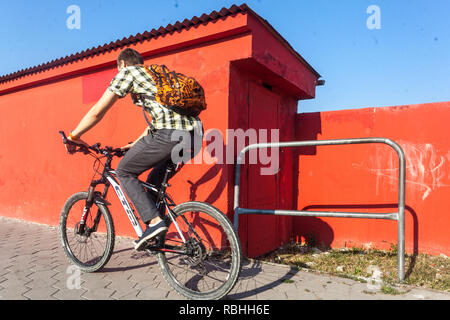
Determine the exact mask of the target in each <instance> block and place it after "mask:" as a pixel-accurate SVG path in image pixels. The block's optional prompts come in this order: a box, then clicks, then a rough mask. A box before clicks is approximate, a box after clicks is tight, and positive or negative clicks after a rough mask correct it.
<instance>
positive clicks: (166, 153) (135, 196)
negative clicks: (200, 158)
mask: <svg viewBox="0 0 450 320" xmlns="http://www.w3.org/2000/svg"><path fill="white" fill-rule="evenodd" d="M199 139H200V140H199ZM201 139H202V137H201V136H197V135H196V134H194V131H190V132H188V131H183V130H173V129H161V130H156V131H155V132H153V133H151V134H148V135H146V136H144V137H143V138H141V139H140V140H139V141H138V142H137V143H136V144H135V145H134V146H133V147H132V148H130V150H128V152H127V153H126V154H125V156H124V157H123V159H122V160H121V161H120V163H119V165H118V166H117V169H116V174H117V178H118V179H119V181H120V184H121V185H122V187H123V189H124V191H125V193H126V194H127V196H128V198H130V200H131V202H132V203H133V205H134V207H135V208H136V210H137V212H138V213H139V215H140V217H141V219H142V221H143V222H144V223H146V224H147V223H148V222H149V221H150V220H152V219H153V218H156V217H157V216H158V215H159V211H158V209H157V208H156V204H155V200H156V199H154V198H153V197H152V196H151V195H150V193H148V192H146V191H145V189H144V187H143V186H142V185H141V184H140V183H139V180H138V177H139V175H141V174H142V173H143V172H144V171H147V170H149V169H151V168H153V170H152V171H151V172H150V174H149V175H148V178H147V182H148V183H151V184H154V185H156V186H157V187H159V186H160V185H161V183H162V180H163V179H164V174H165V171H166V168H167V164H168V163H170V162H173V163H178V162H180V161H182V162H187V161H188V160H189V159H191V158H193V157H194V156H195V155H196V154H197V153H198V152H199V151H200V149H201V145H202V144H201ZM195 141H196V142H195ZM172 151H173V152H172ZM186 151H188V152H186ZM186 153H187V154H186ZM173 174H175V173H173ZM173 174H172V176H173ZM169 178H171V177H169Z"/></svg>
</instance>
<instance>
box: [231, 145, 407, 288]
mask: <svg viewBox="0 0 450 320" xmlns="http://www.w3.org/2000/svg"><path fill="white" fill-rule="evenodd" d="M366 143H384V144H387V145H389V146H391V147H392V148H393V149H394V150H395V151H396V153H397V155H398V158H399V185H398V212H395V213H361V212H324V211H299V210H262V209H247V208H239V191H240V190H239V188H240V176H241V170H240V168H241V164H242V162H243V159H244V155H245V153H246V152H248V151H249V150H252V149H259V148H282V147H305V146H325V145H346V144H366ZM405 184H406V161H405V153H404V152H403V149H402V148H401V147H400V145H398V144H397V143H396V142H395V141H392V140H390V139H387V138H358V139H336V140H310V141H290V142H271V143H255V144H251V145H248V146H246V147H245V148H244V149H242V150H241V152H240V153H239V155H238V157H237V162H236V167H235V182H234V228H235V229H236V232H238V231H239V215H240V214H267V215H289V216H316V217H317V216H319V217H342V218H372V219H388V220H397V226H398V227H397V265H398V280H399V282H403V281H404V279H405V271H404V270H405Z"/></svg>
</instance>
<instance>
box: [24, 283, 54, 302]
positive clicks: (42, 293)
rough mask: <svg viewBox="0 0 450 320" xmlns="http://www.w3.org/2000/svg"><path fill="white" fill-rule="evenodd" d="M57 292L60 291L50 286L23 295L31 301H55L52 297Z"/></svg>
mask: <svg viewBox="0 0 450 320" xmlns="http://www.w3.org/2000/svg"><path fill="white" fill-rule="evenodd" d="M57 291H58V289H56V288H53V287H50V286H47V287H36V288H32V289H31V290H29V291H27V292H25V293H24V294H23V295H24V296H25V297H27V298H29V299H31V300H55V298H54V297H53V296H52V295H53V294H54V293H56V292H57Z"/></svg>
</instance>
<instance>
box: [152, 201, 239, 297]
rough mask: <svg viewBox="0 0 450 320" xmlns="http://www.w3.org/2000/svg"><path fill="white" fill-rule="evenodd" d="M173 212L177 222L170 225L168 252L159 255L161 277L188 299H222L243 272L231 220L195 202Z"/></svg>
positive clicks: (206, 205) (237, 240)
mask: <svg viewBox="0 0 450 320" xmlns="http://www.w3.org/2000/svg"><path fill="white" fill-rule="evenodd" d="M173 212H174V214H175V221H176V223H174V222H172V221H171V222H170V224H169V230H168V231H167V233H166V235H165V239H164V241H165V248H166V249H168V251H166V252H158V264H159V266H160V268H161V271H162V274H163V275H164V277H165V278H166V280H167V281H168V283H169V284H170V285H171V286H172V288H174V289H175V290H176V291H177V292H178V293H180V294H181V295H183V296H185V297H187V298H189V299H201V300H210V299H220V298H222V297H223V296H225V295H226V294H228V293H229V292H230V291H231V290H232V289H233V287H234V285H235V284H236V281H237V280H238V277H239V273H240V270H241V259H242V253H241V244H240V241H239V238H238V236H237V234H236V233H235V232H234V229H233V226H232V224H231V222H230V220H229V219H228V218H227V217H226V216H225V215H224V214H223V213H222V212H221V211H219V210H218V209H217V208H215V207H213V206H211V205H209V204H207V203H203V202H196V201H192V202H186V203H182V204H180V205H178V206H176V207H175V208H174V209H173ZM169 250H172V251H169Z"/></svg>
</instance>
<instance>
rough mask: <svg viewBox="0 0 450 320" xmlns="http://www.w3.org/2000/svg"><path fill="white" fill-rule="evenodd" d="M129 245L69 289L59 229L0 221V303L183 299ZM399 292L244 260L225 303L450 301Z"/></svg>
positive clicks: (151, 260) (121, 241) (153, 263)
mask: <svg viewBox="0 0 450 320" xmlns="http://www.w3.org/2000/svg"><path fill="white" fill-rule="evenodd" d="M133 240H134V239H132V238H125V237H116V246H115V250H114V253H113V255H112V257H111V259H110V261H109V262H108V264H107V265H105V266H104V267H103V268H102V269H101V270H99V271H98V272H94V273H83V272H82V273H81V275H80V288H78V289H77V288H74V289H69V287H68V284H67V281H68V280H69V277H70V276H71V275H72V273H67V271H68V267H71V266H72V265H71V263H70V262H69V261H68V259H67V258H66V256H65V254H64V252H63V249H62V247H61V244H60V240H59V235H58V229H57V228H55V227H49V226H45V225H40V224H34V223H28V222H23V221H19V220H14V219H8V218H3V217H0V299H1V300H8V299H33V300H35V299H45V300H46V299H59V300H86V299H96V300H105V299H106V300H114V299H117V300H127V299H131V300H147V299H152V300H155V299H156V300H158V299H173V300H178V299H185V298H184V297H182V296H180V295H178V294H177V293H176V292H175V291H174V290H173V289H172V288H171V287H170V286H169V285H168V283H167V282H166V281H165V279H164V277H163V276H162V274H161V272H160V270H159V267H158V264H157V259H156V257H154V256H149V255H148V254H147V253H143V252H136V251H134V249H133V247H132V241H133ZM285 280H290V281H285ZM291 281H293V282H291ZM399 290H400V291H408V292H406V293H404V294H400V295H388V294H383V293H382V292H380V291H376V292H371V291H370V290H368V287H367V284H365V283H361V282H358V281H354V280H351V279H344V278H339V277H334V276H329V275H326V274H319V273H314V272H310V271H297V270H294V269H292V268H291V267H289V266H284V265H277V264H270V263H262V262H260V261H257V260H253V261H250V260H247V261H244V265H243V268H242V272H241V275H240V277H239V281H238V282H237V284H236V286H235V287H234V288H233V290H232V291H231V292H230V293H229V294H228V296H226V297H225V299H228V300H229V299H232V300H234V299H239V300H262V299H264V300H266V299H267V300H270V299H282V300H285V299H291V300H307V299H333V300H336V299H351V300H410V299H414V300H428V299H430V300H434V299H442V300H450V293H447V292H440V291H435V290H427V289H422V288H414V287H413V288H411V287H407V286H406V287H401V288H399Z"/></svg>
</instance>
